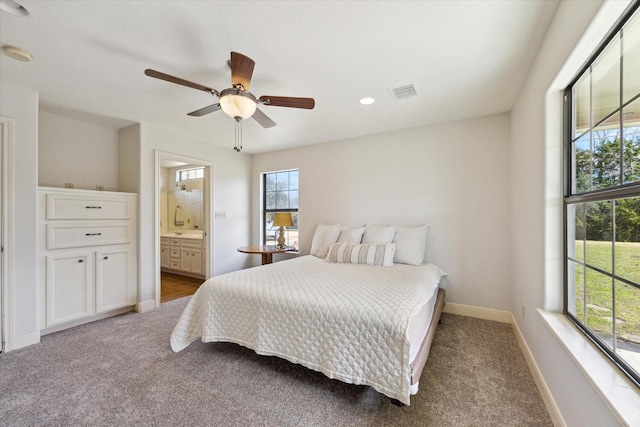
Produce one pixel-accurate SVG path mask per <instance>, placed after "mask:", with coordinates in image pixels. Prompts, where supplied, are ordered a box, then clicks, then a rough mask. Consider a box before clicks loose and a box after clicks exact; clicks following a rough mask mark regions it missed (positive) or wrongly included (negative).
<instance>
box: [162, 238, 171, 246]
mask: <svg viewBox="0 0 640 427" xmlns="http://www.w3.org/2000/svg"><path fill="white" fill-rule="evenodd" d="M160 244H161V245H162V246H169V245H170V244H171V240H170V239H169V238H168V237H161V238H160Z"/></svg>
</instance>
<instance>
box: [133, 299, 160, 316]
mask: <svg viewBox="0 0 640 427" xmlns="http://www.w3.org/2000/svg"><path fill="white" fill-rule="evenodd" d="M155 308H156V300H154V299H150V300H147V301H142V302H139V303H137V304H136V305H135V307H134V308H133V309H134V310H135V311H137V312H138V313H144V312H145V311H151V310H155Z"/></svg>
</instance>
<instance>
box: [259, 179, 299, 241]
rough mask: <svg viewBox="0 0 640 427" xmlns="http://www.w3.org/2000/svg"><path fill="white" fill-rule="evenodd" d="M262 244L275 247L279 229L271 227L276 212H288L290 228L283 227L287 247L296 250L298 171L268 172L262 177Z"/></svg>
mask: <svg viewBox="0 0 640 427" xmlns="http://www.w3.org/2000/svg"><path fill="white" fill-rule="evenodd" d="M263 177H264V182H263V185H262V187H263V191H264V193H263V195H262V200H263V216H262V218H263V220H262V224H263V238H262V239H263V243H264V244H265V245H275V244H277V240H278V233H279V230H280V227H274V226H273V218H274V215H275V213H276V212H290V213H291V218H292V219H293V226H292V227H285V233H284V235H285V241H286V244H287V246H293V247H295V248H296V250H297V249H298V191H299V189H298V171H297V170H289V171H282V172H270V173H265V174H264V175H263Z"/></svg>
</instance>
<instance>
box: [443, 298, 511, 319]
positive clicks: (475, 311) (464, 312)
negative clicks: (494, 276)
mask: <svg viewBox="0 0 640 427" xmlns="http://www.w3.org/2000/svg"><path fill="white" fill-rule="evenodd" d="M442 311H443V312H445V313H450V314H458V315H460V316H467V317H475V318H477V319H484V320H494V321H496V322H502V323H511V313H510V312H508V311H503V310H495V309H493V308H483V307H475V306H472V305H464V304H455V303H451V302H447V303H446V304H445V305H444V309H443V310H442Z"/></svg>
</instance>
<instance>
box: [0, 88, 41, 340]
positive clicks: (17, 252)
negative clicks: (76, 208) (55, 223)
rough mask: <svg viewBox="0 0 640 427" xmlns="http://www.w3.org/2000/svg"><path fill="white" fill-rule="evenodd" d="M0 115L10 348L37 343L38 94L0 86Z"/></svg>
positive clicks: (38, 338)
mask: <svg viewBox="0 0 640 427" xmlns="http://www.w3.org/2000/svg"><path fill="white" fill-rule="evenodd" d="M0 93H1V94H2V96H0V116H3V117H8V118H11V119H13V120H14V121H15V122H14V125H15V127H14V130H15V145H14V167H15V169H14V172H15V176H14V179H13V183H14V188H13V195H14V200H13V203H12V204H10V206H9V210H10V211H11V212H12V215H13V225H14V229H13V234H14V242H13V243H14V246H13V254H8V255H9V256H10V258H12V259H13V260H14V263H13V265H12V270H13V283H11V284H10V285H12V294H13V319H12V324H13V330H12V331H9V333H10V334H11V339H12V340H13V347H14V348H20V347H24V346H26V345H30V344H34V343H37V342H38V341H39V340H40V333H39V331H38V323H37V322H38V312H37V308H38V302H37V286H36V284H37V281H36V269H35V268H34V263H35V260H36V208H37V188H38V94H37V93H36V92H34V91H32V90H28V89H22V88H18V87H15V86H10V85H7V84H4V83H0Z"/></svg>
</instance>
